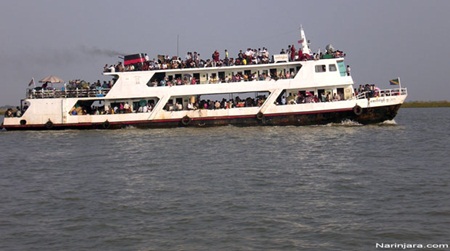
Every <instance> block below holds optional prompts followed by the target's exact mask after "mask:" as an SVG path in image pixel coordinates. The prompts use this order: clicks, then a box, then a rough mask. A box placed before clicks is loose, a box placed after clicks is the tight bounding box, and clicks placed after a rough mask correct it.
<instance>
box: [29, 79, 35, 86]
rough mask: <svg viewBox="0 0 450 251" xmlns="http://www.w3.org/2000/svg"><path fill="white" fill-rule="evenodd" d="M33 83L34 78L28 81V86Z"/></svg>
mask: <svg viewBox="0 0 450 251" xmlns="http://www.w3.org/2000/svg"><path fill="white" fill-rule="evenodd" d="M31 85H34V78H32V79H31V81H30V83H28V86H31Z"/></svg>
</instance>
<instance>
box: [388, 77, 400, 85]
mask: <svg viewBox="0 0 450 251" xmlns="http://www.w3.org/2000/svg"><path fill="white" fill-rule="evenodd" d="M389 83H390V84H391V85H399V84H400V80H399V79H398V78H396V79H392V80H389Z"/></svg>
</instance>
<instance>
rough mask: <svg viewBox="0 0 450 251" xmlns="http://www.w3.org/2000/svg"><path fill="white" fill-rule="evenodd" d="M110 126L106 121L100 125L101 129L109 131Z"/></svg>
mask: <svg viewBox="0 0 450 251" xmlns="http://www.w3.org/2000/svg"><path fill="white" fill-rule="evenodd" d="M110 126H111V123H109V121H108V120H105V122H103V124H102V127H103V129H109V127H110Z"/></svg>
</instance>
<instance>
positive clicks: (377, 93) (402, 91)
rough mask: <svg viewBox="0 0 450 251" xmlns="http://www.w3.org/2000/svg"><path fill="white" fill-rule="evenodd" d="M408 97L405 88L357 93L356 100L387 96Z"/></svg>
mask: <svg viewBox="0 0 450 251" xmlns="http://www.w3.org/2000/svg"><path fill="white" fill-rule="evenodd" d="M399 95H408V90H407V89H406V88H394V89H383V90H379V89H378V90H373V91H365V92H361V93H358V95H356V99H365V98H372V97H389V96H399Z"/></svg>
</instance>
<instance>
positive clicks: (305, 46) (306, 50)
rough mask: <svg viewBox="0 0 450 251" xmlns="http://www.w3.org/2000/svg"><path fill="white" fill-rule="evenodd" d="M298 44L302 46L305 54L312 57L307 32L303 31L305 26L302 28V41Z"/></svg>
mask: <svg viewBox="0 0 450 251" xmlns="http://www.w3.org/2000/svg"><path fill="white" fill-rule="evenodd" d="M298 42H299V43H300V44H301V46H302V52H303V54H308V55H312V53H311V49H310V48H309V46H308V40H307V39H306V35H305V31H304V30H303V26H300V40H299V41H298Z"/></svg>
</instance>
